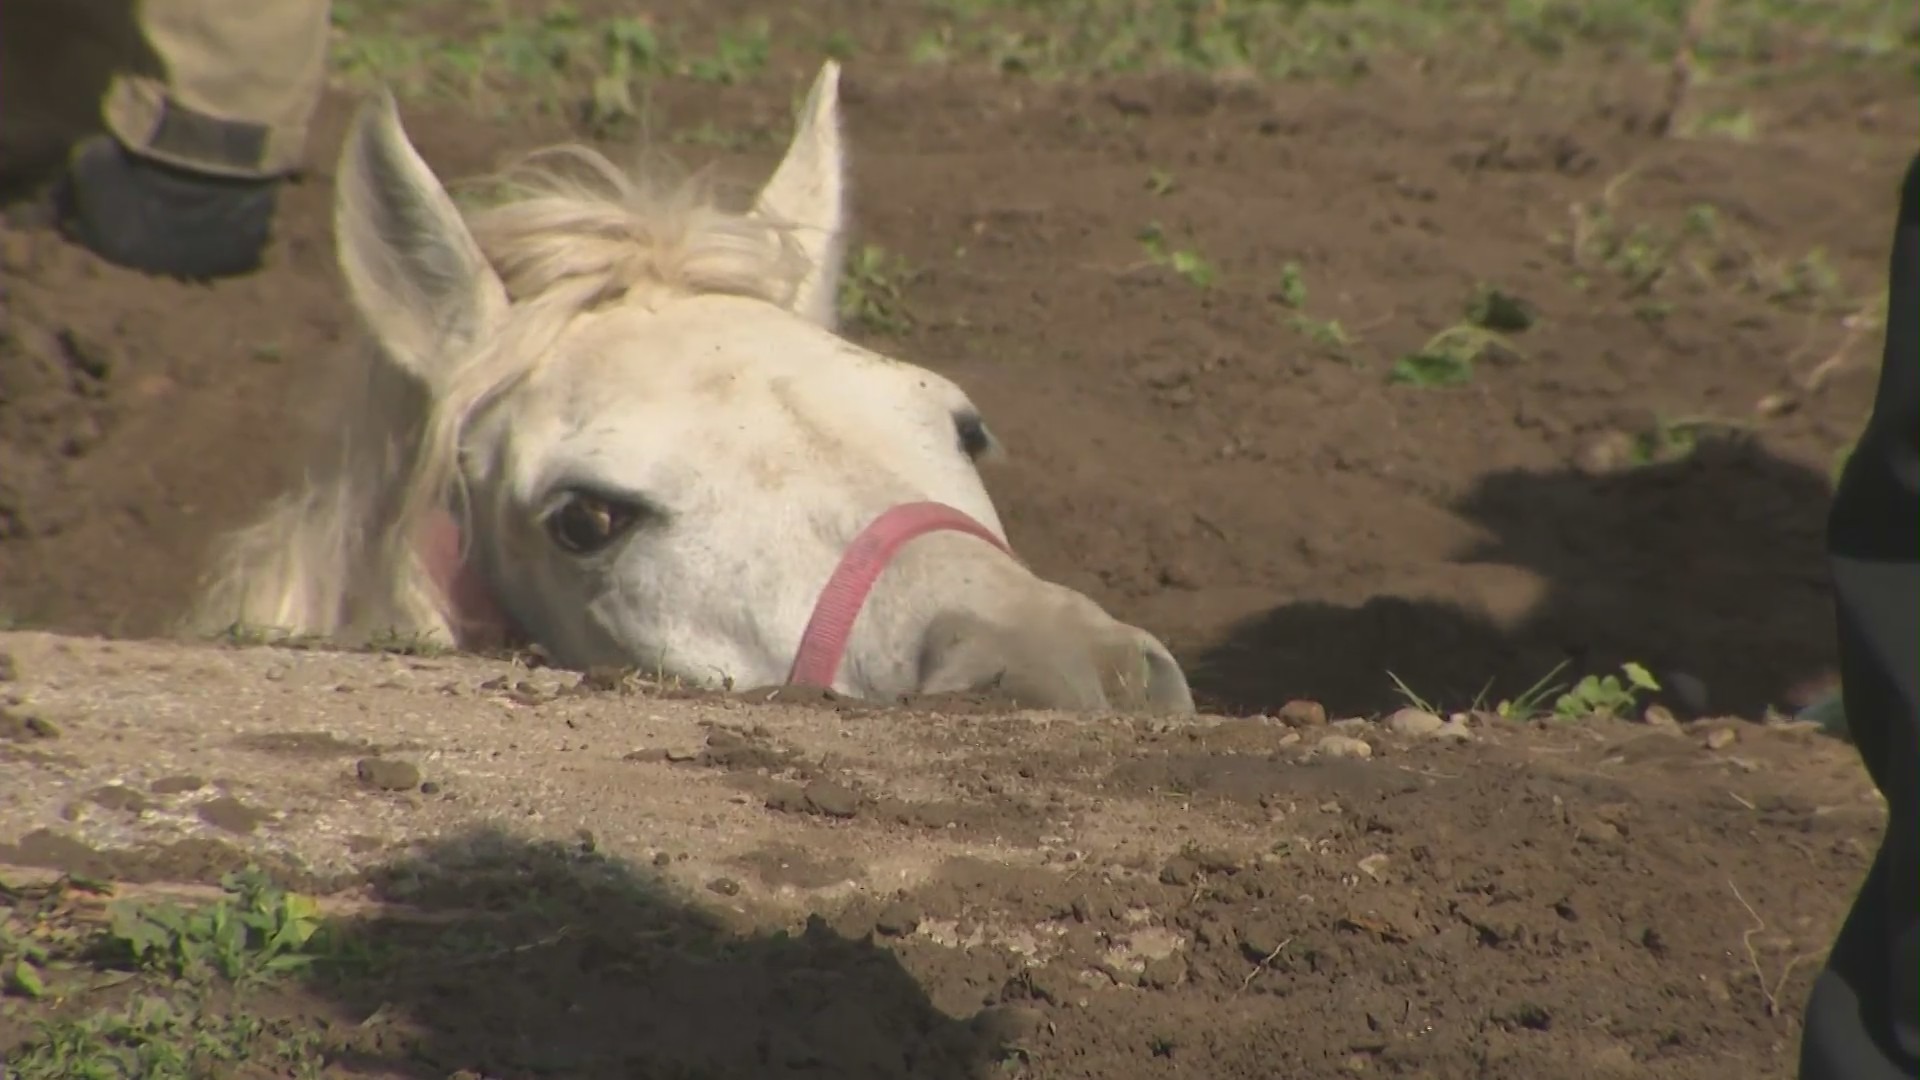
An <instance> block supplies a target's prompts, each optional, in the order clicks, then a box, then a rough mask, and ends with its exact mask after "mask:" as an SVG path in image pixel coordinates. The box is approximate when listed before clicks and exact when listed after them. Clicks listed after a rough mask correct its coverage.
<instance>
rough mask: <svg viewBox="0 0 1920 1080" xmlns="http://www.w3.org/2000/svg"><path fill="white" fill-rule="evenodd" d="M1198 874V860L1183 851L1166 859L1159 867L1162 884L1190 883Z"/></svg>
mask: <svg viewBox="0 0 1920 1080" xmlns="http://www.w3.org/2000/svg"><path fill="white" fill-rule="evenodd" d="M1199 875H1200V863H1199V861H1198V860H1196V859H1194V858H1193V857H1192V856H1191V855H1187V854H1185V853H1184V852H1183V853H1181V854H1179V855H1175V856H1174V857H1173V858H1171V859H1168V860H1167V861H1166V862H1165V863H1164V864H1162V865H1161V867H1160V883H1161V884H1163V885H1191V884H1193V880H1194V878H1196V877H1198V876H1199Z"/></svg>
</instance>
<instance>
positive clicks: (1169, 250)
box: [1135, 221, 1216, 289]
mask: <svg viewBox="0 0 1920 1080" xmlns="http://www.w3.org/2000/svg"><path fill="white" fill-rule="evenodd" d="M1135 239H1137V240H1139V241H1140V246H1141V247H1142V248H1143V249H1145V250H1146V253H1147V260H1148V261H1149V262H1151V263H1153V264H1155V265H1157V266H1164V267H1166V268H1167V269H1169V270H1172V271H1173V272H1174V273H1176V274H1178V275H1180V276H1181V277H1183V278H1185V279H1186V280H1187V282H1188V283H1189V284H1191V285H1192V286H1194V287H1195V288H1198V289H1206V288H1211V287H1212V286H1213V283H1214V280H1215V276H1216V275H1215V272H1214V269H1213V264H1212V263H1210V262H1208V261H1207V260H1206V258H1205V257H1204V256H1202V255H1201V254H1200V252H1199V251H1197V250H1196V249H1194V248H1191V247H1174V246H1173V245H1172V244H1170V243H1169V242H1168V241H1167V235H1166V231H1165V230H1164V229H1162V228H1161V226H1160V223H1159V222H1157V221H1154V222H1149V223H1148V224H1147V227H1146V228H1144V229H1141V230H1140V232H1139V234H1138V235H1137V236H1136V237H1135Z"/></svg>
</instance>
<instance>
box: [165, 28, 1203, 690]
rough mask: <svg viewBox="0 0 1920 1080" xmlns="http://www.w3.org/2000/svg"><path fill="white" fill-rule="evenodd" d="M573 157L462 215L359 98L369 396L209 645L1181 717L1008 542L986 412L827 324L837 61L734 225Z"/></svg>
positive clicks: (1147, 649) (230, 580)
mask: <svg viewBox="0 0 1920 1080" xmlns="http://www.w3.org/2000/svg"><path fill="white" fill-rule="evenodd" d="M556 154H557V156H558V158H559V160H561V161H562V162H563V163H565V164H570V165H571V166H573V168H571V169H559V168H549V169H546V170H542V171H538V172H532V173H529V174H528V178H527V179H524V180H523V182H522V183H521V184H520V185H519V188H518V191H517V197H516V198H513V199H512V200H511V201H508V202H505V203H504V204H501V205H497V206H494V207H492V208H489V209H484V210H480V211H475V212H473V213H472V214H471V216H470V220H467V219H463V216H462V214H461V213H460V212H459V211H458V210H457V209H456V208H455V206H454V203H453V202H452V200H451V199H450V198H449V197H448V195H447V193H446V191H445V190H444V189H443V188H442V187H441V185H440V183H439V181H438V180H436V179H435V177H434V175H433V173H432V171H431V170H430V169H429V168H428V167H427V165H426V163H425V162H424V161H423V160H422V159H421V157H420V155H419V154H418V153H417V152H416V151H415V149H414V147H413V146H412V144H411V143H410V142H409V140H408V138H407V135H406V133H405V131H404V130H403V129H402V127H401V124H400V119H399V116H398V113H397V110H396V108H395V105H394V103H393V100H392V98H391V97H390V96H388V95H386V94H384V93H383V94H380V95H378V96H377V97H376V98H375V99H374V100H371V101H369V102H368V103H367V104H366V105H364V106H363V107H362V108H361V109H360V111H359V113H358V115H357V116H356V117H355V119H354V122H353V125H352V128H351V130H350V131H349V132H348V135H347V140H346V145H345V148H344V151H343V153H342V155H341V159H340V165H339V175H338V177H337V184H338V191H337V198H336V205H335V218H334V231H335V236H336V239H337V242H338V247H339V259H340V265H341V269H342V271H343V275H344V277H345V279H346V283H347V288H348V292H349V294H350V296H351V298H352V301H353V304H354V306H355V308H356V309H357V310H358V313H359V315H360V317H361V318H362V320H363V321H364V323H365V325H366V328H367V329H368V331H369V335H368V336H369V338H370V341H369V343H368V344H369V345H370V346H371V347H370V348H367V349H366V350H364V355H363V357H362V359H361V360H360V364H361V371H360V373H359V374H360V377H359V378H358V380H357V381H356V383H355V386H356V388H357V394H358V396H357V400H355V401H352V402H350V403H349V405H348V407H347V408H346V409H345V410H344V411H343V412H342V414H341V415H339V416H338V417H337V418H336V419H335V421H334V430H335V431H337V433H338V434H337V438H338V441H337V442H335V443H332V444H331V445H330V446H329V447H328V452H327V453H326V454H325V455H323V456H322V457H321V458H320V459H319V460H318V461H317V462H316V464H315V467H314V468H313V470H312V471H311V473H310V474H309V476H308V477H307V479H306V481H305V483H304V484H303V485H302V486H301V487H299V488H298V489H297V490H294V491H292V492H289V493H287V494H284V495H282V496H281V497H280V498H279V499H278V500H277V501H276V502H275V503H274V504H273V505H272V506H270V507H269V508H268V509H267V510H266V512H265V513H264V514H263V515H262V516H261V518H260V519H259V520H257V521H256V522H255V523H253V524H251V525H249V526H247V527H245V528H243V529H241V530H239V531H237V532H236V533H234V534H232V535H231V536H229V537H227V538H226V539H225V540H224V542H223V544H222V546H221V548H220V550H219V552H218V558H217V560H216V562H215V564H214V571H213V574H212V576H211V578H210V580H209V581H208V582H207V583H206V587H205V588H204V590H203V591H202V594H201V596H200V598H199V600H198V602H197V604H196V606H195V611H194V613H193V614H192V615H191V616H190V620H189V621H190V623H191V624H192V625H193V626H194V628H196V629H199V630H202V631H207V630H218V629H221V628H232V627H235V626H241V627H247V628H252V629H254V630H271V631H277V632H281V633H286V634H293V635H311V636H319V637H327V638H333V639H336V640H337V639H341V638H353V637H359V638H360V639H362V640H366V639H367V638H370V637H372V636H375V635H380V634H397V635H403V636H407V637H411V638H416V639H423V640H426V641H431V642H437V643H440V644H443V645H450V646H458V647H474V646H478V645H484V644H497V643H499V641H500V640H501V638H502V635H517V636H518V637H519V638H520V639H521V640H524V641H529V642H537V643H538V644H540V645H541V646H542V647H543V648H544V649H546V650H547V652H548V653H549V654H550V655H551V656H552V657H553V658H554V660H555V661H556V662H558V663H560V664H563V665H566V666H569V667H576V668H584V667H587V666H591V665H600V664H621V665H634V666H636V667H638V668H640V669H641V670H643V671H645V672H649V673H656V674H658V675H661V676H664V677H672V678H677V679H680V680H683V681H685V682H688V683H691V684H695V685H706V686H721V685H731V686H740V687H750V686H762V685H770V684H776V683H782V682H788V683H796V684H807V685H815V686H830V687H832V688H833V689H835V690H838V691H840V692H841V693H845V694H850V695H854V696H859V697H869V698H880V699H887V698H894V697H897V696H899V695H904V694H913V693H939V692H953V691H970V690H984V689H988V688H993V687H997V688H999V689H1001V690H1002V691H1004V692H1006V693H1008V694H1010V695H1011V696H1012V697H1013V698H1015V699H1016V700H1018V701H1020V702H1022V703H1024V704H1029V705H1033V706H1042V707H1058V708H1075V709H1115V710H1124V711H1166V712H1180V713H1190V712H1192V711H1193V708H1194V705H1193V698H1192V694H1191V692H1190V691H1189V689H1188V686H1187V680H1186V677H1185V675H1184V674H1183V673H1182V671H1181V669H1180V665H1179V664H1178V663H1177V662H1176V661H1175V660H1174V658H1173V656H1172V654H1170V653H1169V652H1168V651H1167V649H1166V647H1165V646H1164V645H1162V644H1161V643H1160V642H1159V641H1158V640H1157V639H1155V638H1154V637H1153V636H1151V635H1149V634H1148V633H1147V632H1145V631H1143V630H1140V629H1138V628H1136V627H1132V626H1128V625H1126V624H1123V623H1121V622H1118V621H1116V620H1115V619H1113V618H1112V617H1111V616H1109V615H1108V614H1107V613H1106V612H1105V611H1103V610H1102V609H1101V608H1100V607H1099V606H1098V605H1097V604H1095V603H1094V602H1093V601H1092V600H1090V599H1088V598H1087V597H1086V596H1083V595H1081V594H1080V593H1077V592H1074V591H1072V590H1070V589H1067V588H1065V587H1064V586H1060V585H1057V584H1053V583H1050V582H1047V581H1044V580H1042V579H1040V578H1039V577H1037V576H1035V575H1034V574H1033V573H1032V572H1030V571H1029V570H1028V569H1027V568H1026V567H1025V566H1024V565H1023V564H1022V563H1021V562H1020V561H1019V560H1018V559H1016V558H1015V557H1013V556H1012V554H1011V553H1010V552H1009V550H1008V549H1007V542H1006V537H1005V533H1004V530H1003V528H1002V526H1001V523H1000V520H999V516H998V514H997V513H996V512H995V510H994V506H993V503H992V501H991V500H990V499H989V497H988V495H987V491H986V488H985V486H984V485H983V484H982V481H981V478H980V476H979V474H978V473H977V471H976V466H978V465H979V464H981V463H982V462H983V461H985V460H986V459H988V458H990V457H992V456H994V455H995V454H996V452H997V447H996V443H995V441H994V438H993V436H992V435H990V434H989V433H988V430H987V427H986V424H985V423H984V422H983V421H982V419H981V417H980V414H979V412H978V410H977V409H976V408H975V407H974V406H973V404H972V403H971V402H970V401H969V400H968V399H967V396H966V395H965V394H964V393H962V392H961V390H960V389H959V388H958V387H957V386H955V385H954V384H953V383H952V382H950V381H948V380H947V379H945V378H942V377H941V376H939V375H936V374H934V373H933V372H931V371H928V370H926V369H924V368H920V367H916V366H914V365H911V364H907V363H904V362H902V361H899V360H895V359H891V358H889V357H886V356H881V355H878V354H876V353H873V352H870V351H868V350H866V349H863V348H861V347H859V346H857V345H854V344H852V343H851V342H849V341H847V340H845V339H844V338H842V337H840V336H838V335H837V334H836V332H835V311H836V299H837V290H838V286H839V281H840V272H841V262H842V250H843V233H844V227H845V209H844V205H843V191H844V189H845V186H846V176H845V163H844V151H843V148H842V144H841V134H840V121H839V69H838V67H837V65H835V64H833V63H832V62H828V63H827V64H826V65H825V66H823V67H822V69H821V71H820V73H819V75H818V77H817V78H816V79H815V81H814V84H813V88H812V91H811V92H810V94H809V95H808V98H807V101H806V103H805V105H804V106H803V107H802V110H801V113H800V117H799V122H798V126H797V130H796V131H795V134H794V137H793V141H792V143H791V144H790V145H789V146H788V148H787V151H786V154H785V155H784V157H783V159H782V160H781V162H780V165H779V166H778V168H777V169H776V170H775V172H774V173H773V175H772V178H771V179H770V180H769V181H768V182H767V184H766V186H765V188H764V189H762V190H761V191H760V192H759V194H758V196H757V198H756V200H755V201H754V203H753V205H752V206H751V207H750V208H749V209H748V210H747V211H746V212H744V213H733V212H729V211H727V210H724V209H721V208H720V207H718V206H717V205H716V204H715V202H714V201H712V200H711V199H710V198H708V197H706V196H705V195H704V194H703V193H702V191H701V190H700V189H699V188H697V187H694V186H692V185H679V186H675V187H673V188H671V189H667V188H663V187H657V186H654V185H650V184H648V183H645V182H643V181H641V180H637V179H635V178H633V177H630V176H628V175H626V174H624V173H623V172H622V171H621V170H619V169H616V168H615V167H614V166H612V165H610V164H609V163H608V162H607V161H606V160H605V159H603V158H602V157H600V156H599V155H598V154H596V153H594V152H593V151H591V150H588V149H584V148H572V149H566V150H562V151H557V152H556Z"/></svg>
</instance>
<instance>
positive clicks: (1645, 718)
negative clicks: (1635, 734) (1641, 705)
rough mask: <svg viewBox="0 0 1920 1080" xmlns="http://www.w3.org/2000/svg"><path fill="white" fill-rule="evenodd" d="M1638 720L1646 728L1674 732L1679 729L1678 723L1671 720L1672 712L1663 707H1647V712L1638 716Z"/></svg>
mask: <svg viewBox="0 0 1920 1080" xmlns="http://www.w3.org/2000/svg"><path fill="white" fill-rule="evenodd" d="M1640 719H1641V721H1642V722H1643V723H1645V724H1646V725H1647V726H1648V727H1657V728H1663V729H1665V730H1668V731H1676V730H1678V729H1679V727H1680V721H1678V720H1675V719H1674V718H1673V710H1672V709H1669V708H1667V707H1666V706H1665V705H1649V706H1647V711H1645V712H1643V713H1641V714H1640Z"/></svg>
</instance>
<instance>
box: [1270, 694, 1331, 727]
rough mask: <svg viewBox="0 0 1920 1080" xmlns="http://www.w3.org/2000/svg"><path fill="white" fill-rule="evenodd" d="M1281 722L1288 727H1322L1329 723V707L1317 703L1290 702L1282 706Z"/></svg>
mask: <svg viewBox="0 0 1920 1080" xmlns="http://www.w3.org/2000/svg"><path fill="white" fill-rule="evenodd" d="M1280 721H1281V722H1282V723H1284V724H1286V725H1287V726H1288V727H1322V726H1325V724H1326V722H1327V707H1326V706H1324V705H1322V704H1320V703H1319V702H1317V701H1306V700H1303V699H1296V700H1294V701H1289V702H1287V703H1286V704H1285V705H1282V706H1280Z"/></svg>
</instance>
